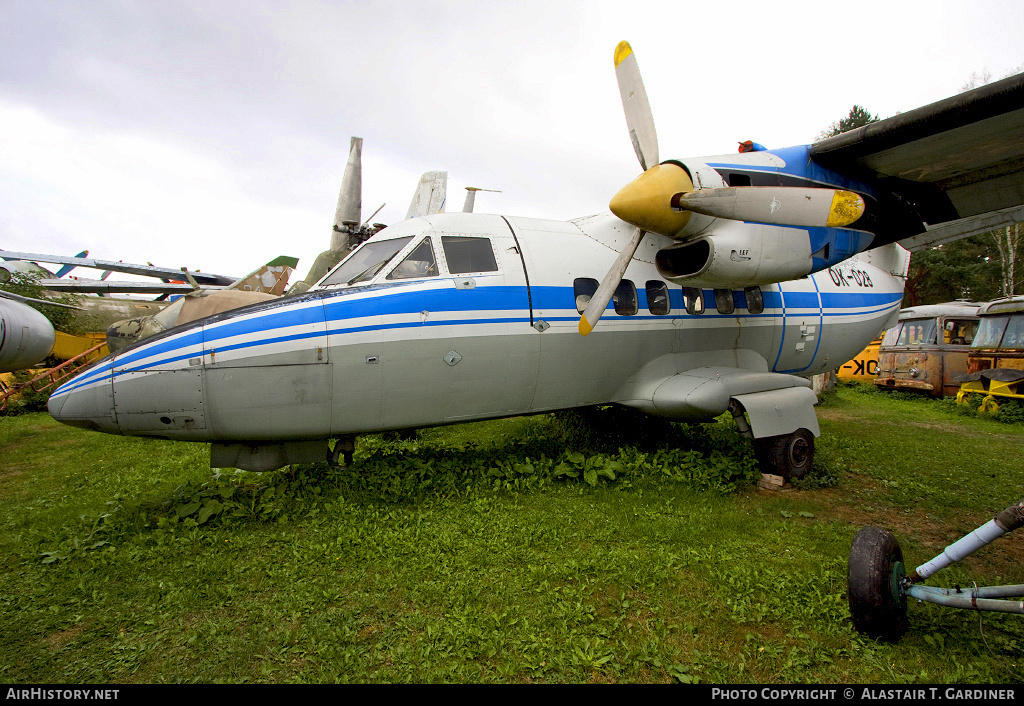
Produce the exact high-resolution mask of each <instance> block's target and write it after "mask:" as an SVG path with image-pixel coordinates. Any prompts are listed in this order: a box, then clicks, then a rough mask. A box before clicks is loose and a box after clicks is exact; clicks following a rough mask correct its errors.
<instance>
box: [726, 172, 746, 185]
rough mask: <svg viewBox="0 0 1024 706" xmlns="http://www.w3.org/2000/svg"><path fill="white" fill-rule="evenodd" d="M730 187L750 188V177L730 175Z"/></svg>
mask: <svg viewBox="0 0 1024 706" xmlns="http://www.w3.org/2000/svg"><path fill="white" fill-rule="evenodd" d="M729 186H750V175H749V174H736V173H735V172H733V173H730V174H729Z"/></svg>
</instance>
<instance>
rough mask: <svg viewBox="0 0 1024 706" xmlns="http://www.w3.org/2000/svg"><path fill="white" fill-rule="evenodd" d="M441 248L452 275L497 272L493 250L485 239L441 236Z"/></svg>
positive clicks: (489, 242)
mask: <svg viewBox="0 0 1024 706" xmlns="http://www.w3.org/2000/svg"><path fill="white" fill-rule="evenodd" d="M441 247H442V248H444V259H445V260H446V261H447V262H448V272H450V273H451V274H453V275H464V274H468V273H470V272H497V271H498V263H497V262H495V260H494V250H493V249H491V241H490V240H488V239H487V238H471V237H466V236H461V235H443V236H441Z"/></svg>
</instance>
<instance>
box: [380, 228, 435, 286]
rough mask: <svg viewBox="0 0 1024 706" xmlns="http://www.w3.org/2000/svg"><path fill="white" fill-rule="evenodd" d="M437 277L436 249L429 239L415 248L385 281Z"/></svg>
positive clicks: (425, 239)
mask: <svg viewBox="0 0 1024 706" xmlns="http://www.w3.org/2000/svg"><path fill="white" fill-rule="evenodd" d="M436 276H437V259H436V258H435V257H434V248H433V246H432V245H431V244H430V238H429V237H427V238H424V239H423V242H422V243H420V244H419V245H417V246H416V247H415V248H413V250H412V252H411V253H409V254H408V255H407V256H406V258H405V259H404V260H402V261H401V262H400V263H398V265H396V266H395V269H393V270H392V271H391V273H390V274H389V275H388V276H387V277H386V278H385V279H390V280H395V279H415V278H420V277H436Z"/></svg>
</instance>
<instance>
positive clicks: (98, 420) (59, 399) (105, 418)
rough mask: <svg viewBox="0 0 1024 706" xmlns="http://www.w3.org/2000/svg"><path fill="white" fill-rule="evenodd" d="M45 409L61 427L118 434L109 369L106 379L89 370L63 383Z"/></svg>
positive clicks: (51, 396) (104, 376)
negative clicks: (63, 425)
mask: <svg viewBox="0 0 1024 706" xmlns="http://www.w3.org/2000/svg"><path fill="white" fill-rule="evenodd" d="M47 409H48V410H49V412H50V416H51V417H53V418H54V419H56V420H57V421H58V422H60V423H62V424H67V425H69V426H73V427H81V428H83V429H93V430H96V431H104V432H107V433H110V434H117V433H119V430H118V427H117V418H116V417H115V416H114V392H113V389H112V387H111V383H110V369H109V368H107V372H106V375H101V374H97V373H96V372H95V371H92V370H89V371H86V372H84V373H82V374H80V375H78V376H77V377H75V378H73V379H71V380H70V381H69V382H66V383H64V384H63V385H62V386H61V387H59V388H57V390H55V391H54V393H53V394H52V395H50V400H49V402H48V403H47Z"/></svg>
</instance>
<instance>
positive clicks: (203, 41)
mask: <svg viewBox="0 0 1024 706" xmlns="http://www.w3.org/2000/svg"><path fill="white" fill-rule="evenodd" d="M0 17H2V18H3V19H2V20H0V247H2V248H5V249H9V250H16V251H28V252H45V253H55V254H62V255H73V254H75V253H77V252H79V251H81V250H84V249H88V250H89V252H90V255H91V256H92V257H97V258H101V259H110V260H124V261H127V262H147V261H148V262H152V263H154V264H157V265H163V266H168V267H181V266H188V267H190V268H192V269H201V270H205V271H209V272H217V273H220V274H228V275H241V274H244V273H245V272H247V271H249V270H251V269H253V268H255V267H256V266H258V265H259V264H261V263H262V262H265V261H266V260H269V259H270V258H271V257H273V256H276V255H279V254H286V255H292V256H295V257H299V258H300V263H299V271H298V275H299V276H302V275H304V274H305V272H306V270H307V269H308V267H309V266H310V265H311V264H312V261H313V258H314V257H315V256H316V254H317V253H318V252H320V251H321V250H323V249H325V248H326V247H327V245H328V243H329V240H330V228H331V223H332V220H333V217H334V208H335V203H336V201H337V197H338V189H339V186H340V183H341V177H342V173H343V171H344V168H345V161H346V160H347V157H348V148H349V139H350V137H352V136H353V135H355V136H359V137H362V138H364V144H363V218H364V219H365V218H368V217H369V216H370V214H371V213H372V212H373V211H374V210H375V209H376V208H377V207H378V206H380V205H381V204H382V203H385V202H386V206H385V208H384V209H383V210H382V211H381V212H380V214H378V215H377V216H376V217H375V218H374V221H376V222H383V223H394V222H397V221H398V220H400V219H402V218H404V216H405V213H406V210H407V209H408V206H409V202H410V200H411V198H412V194H413V190H414V188H415V186H416V183H417V181H418V179H419V175H420V174H421V173H422V172H425V171H428V170H445V171H447V172H448V176H449V181H448V206H447V210H448V211H459V210H461V208H462V202H463V199H464V196H465V191H464V187H466V186H477V187H483V188H488V189H498V190H500V191H501V193H495V194H491V193H482V194H479V195H478V197H477V211H486V212H491V213H507V214H511V215H520V216H531V217H540V218H557V219H567V218H574V217H577V216H583V215H588V214H591V213H597V212H600V211H604V210H606V209H607V204H608V200H609V198H610V197H611V196H612V195H613V194H614V193H615V192H616V191H617V190H618V189H619V188H620V187H621V186H622V185H624V184H625V183H627V182H628V181H630V180H631V179H633V178H634V177H635V176H636V175H637V174H638V173H639V171H640V167H639V165H638V163H637V161H636V158H635V156H634V154H633V150H632V146H631V145H630V141H629V137H628V135H627V132H626V127H625V120H624V118H623V115H622V106H621V103H620V100H619V94H618V89H617V86H616V83H615V74H614V70H613V63H612V54H613V50H614V48H615V45H616V44H617V43H618V42H619V41H620V40H622V39H626V40H628V41H629V42H630V43H631V44H632V46H633V49H634V51H635V53H636V55H637V59H638V61H639V64H640V69H641V72H642V73H643V76H644V82H645V84H646V87H647V92H648V95H649V96H650V100H651V105H652V108H653V111H654V116H655V121H656V123H657V127H658V136H659V141H660V146H661V158H662V159H668V158H671V157H696V156H701V155H714V154H722V153H727V152H734V151H735V149H736V143H737V142H739V141H740V140H746V139H753V140H755V141H757V142H760V143H762V144H764V145H765V146H767V147H769V148H771V147H784V146H788V145H793V144H802V143H808V142H811V141H813V140H814V139H815V137H817V135H818V134H819V133H820V132H821V131H822V130H824V129H826V128H827V127H828V126H829V125H830V124H831V123H832V122H834V121H837V120H839V119H840V118H842V117H844V116H845V115H846V114H847V112H848V111H849V109H850V108H851V106H852V105H853V104H855V103H856V104H859V105H861V106H863V107H865V108H866V109H867V110H868V111H870V112H871V113H873V114H875V113H877V114H878V115H879V116H880V117H888V116H891V115H894V114H895V113H897V112H900V111H907V110H911V109H913V108H916V107H919V106H921V105H925V104H928V103H931V102H933V101H936V100H940V99H942V98H945V97H947V96H949V95H952V94H954V93H957V92H958V91H959V90H960V88H961V87H962V86H963V85H964V84H965V83H966V82H967V81H969V80H970V79H971V75H972V74H977V75H980V74H982V73H984V72H988V73H990V74H991V76H992V77H993V79H998V78H1001V77H1003V76H1005V75H1006V74H1008V73H1010V72H1011V71H1013V70H1014V69H1018V68H1020V67H1021V65H1022V64H1024V3H1021V2H1020V1H1019V0H1006V1H999V0H972V1H971V2H945V1H939V0H930V1H928V2H908V1H903V0H888V1H886V2H872V1H870V0H868V1H859V2H844V3H824V2H820V1H817V0H816V1H814V2H787V1H785V0H777V1H775V2H771V1H765V0H762V1H760V2H745V1H744V2H740V1H733V2H729V1H728V0H716V1H715V2H710V1H708V2H692V1H687V0H675V1H674V2H645V1H643V0H633V1H632V2H628V3H627V2H621V1H620V2H589V1H583V0H579V1H577V2H563V1H561V0H544V1H541V2H536V1H534V0H518V1H517V2H489V3H488V2H480V1H479V0H473V1H466V2H456V1H451V2H429V1H423V0H419V1H415V2H414V1H412V0H407V1H406V2H384V1H379V0H362V1H360V2H343V1H340V0H339V1H333V2H331V1H326V0H325V1H322V2H315V1H312V0H310V1H297V0H293V1H286V0H277V1H259V0H239V1H235V0H201V1H197V2H190V1H186V0H161V1H157V0H145V1H143V0H136V1H134V2H131V1H120V2H115V1H100V0H89V1H82V0H78V1H74V2H55V1H48V0H0ZM76 274H81V275H83V276H89V275H91V274H95V273H91V272H88V271H79V272H78V273H76Z"/></svg>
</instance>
